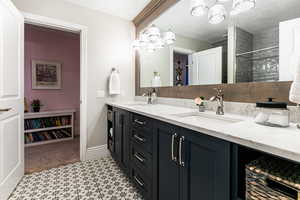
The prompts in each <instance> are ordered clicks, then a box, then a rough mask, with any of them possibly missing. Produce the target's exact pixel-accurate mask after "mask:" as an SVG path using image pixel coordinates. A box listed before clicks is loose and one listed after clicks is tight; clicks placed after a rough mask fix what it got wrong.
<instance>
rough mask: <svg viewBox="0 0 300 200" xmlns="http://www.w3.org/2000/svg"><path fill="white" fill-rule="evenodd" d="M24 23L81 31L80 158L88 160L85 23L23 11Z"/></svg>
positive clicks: (86, 30)
mask: <svg viewBox="0 0 300 200" xmlns="http://www.w3.org/2000/svg"><path fill="white" fill-rule="evenodd" d="M22 14H23V16H24V20H25V21H24V23H27V24H33V25H38V26H43V27H48V28H54V29H58V30H62V31H69V32H75V33H80V160H81V161H85V160H86V152H87V67H88V66H87V39H88V37H87V33H88V28H87V27H86V26H83V25H79V24H74V23H70V22H66V21H63V20H58V19H55V18H49V17H45V16H40V15H35V14H32V13H27V12H22Z"/></svg>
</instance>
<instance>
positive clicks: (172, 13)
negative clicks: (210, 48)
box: [153, 0, 300, 41]
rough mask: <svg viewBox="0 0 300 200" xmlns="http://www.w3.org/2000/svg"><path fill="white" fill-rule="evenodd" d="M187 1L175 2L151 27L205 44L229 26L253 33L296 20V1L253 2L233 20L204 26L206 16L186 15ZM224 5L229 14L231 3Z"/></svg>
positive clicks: (299, 6) (298, 5)
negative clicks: (253, 7) (252, 5)
mask: <svg viewBox="0 0 300 200" xmlns="http://www.w3.org/2000/svg"><path fill="white" fill-rule="evenodd" d="M190 1H191V0H181V1H179V2H178V3H177V4H176V5H175V6H173V7H172V8H170V9H169V10H167V11H166V12H165V13H164V14H162V15H161V16H160V17H159V18H157V19H156V20H155V21H154V22H153V23H154V24H155V25H157V26H158V27H160V28H162V29H164V30H167V29H169V28H171V29H172V30H173V31H174V32H175V33H176V34H180V35H183V36H186V37H190V38H194V39H201V40H208V41H209V40H215V39H217V38H221V37H222V36H224V35H225V34H226V33H227V27H228V26H229V25H230V24H236V25H237V26H239V27H241V28H243V29H244V30H246V31H248V32H251V33H255V32H257V31H259V30H262V29H266V28H268V27H273V26H276V25H277V26H278V24H279V22H280V21H284V20H288V19H292V18H297V17H300V0H257V4H256V8H255V9H252V10H250V11H248V12H245V13H242V14H240V15H237V16H234V17H232V16H228V17H227V19H226V20H225V21H224V22H222V23H221V24H217V25H212V24H209V23H208V20H207V15H205V16H203V17H192V16H191V15H190ZM207 1H209V2H214V1H215V0H207ZM224 5H225V7H226V9H227V11H230V10H231V6H232V1H229V2H226V3H224Z"/></svg>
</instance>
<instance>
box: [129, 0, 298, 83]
mask: <svg viewBox="0 0 300 200" xmlns="http://www.w3.org/2000/svg"><path fill="white" fill-rule="evenodd" d="M297 26H299V27H300V1H299V0H284V1H278V0H243V1H241V0H217V1H216V0H180V1H179V2H178V3H176V4H175V5H173V6H172V7H170V8H169V9H168V10H167V11H165V12H164V13H162V14H161V15H160V16H158V17H157V18H156V19H155V20H154V21H152V23H151V24H150V25H149V26H148V27H146V28H145V29H143V30H142V31H141V32H140V33H139V34H138V38H137V40H136V41H135V42H134V44H133V46H134V48H135V49H136V50H137V51H138V54H139V64H140V70H139V71H140V74H139V76H140V77H139V80H140V87H141V88H146V87H170V86H171V87H172V86H189V85H212V84H214V85H215V84H227V83H243V82H275V81H291V80H292V79H293V76H294V75H293V67H292V66H293V64H292V62H291V61H293V60H294V58H293V55H294V52H295V51H296V49H297V47H295V43H297V42H295V40H299V41H300V34H299V33H300V28H299V29H295V27H297ZM297 30H298V31H299V32H297ZM295 31H296V32H295ZM297 33H298V34H297ZM297 38H298V39H297ZM299 44H300V42H299ZM299 49H300V48H299Z"/></svg>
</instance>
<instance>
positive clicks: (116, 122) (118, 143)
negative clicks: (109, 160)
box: [113, 109, 122, 161]
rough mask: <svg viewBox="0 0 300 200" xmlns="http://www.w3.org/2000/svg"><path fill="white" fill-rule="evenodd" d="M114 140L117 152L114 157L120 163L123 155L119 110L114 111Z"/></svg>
mask: <svg viewBox="0 0 300 200" xmlns="http://www.w3.org/2000/svg"><path fill="white" fill-rule="evenodd" d="M114 140H115V151H114V155H113V156H114V158H115V159H116V160H117V161H120V160H121V154H122V120H121V112H120V110H119V109H114Z"/></svg>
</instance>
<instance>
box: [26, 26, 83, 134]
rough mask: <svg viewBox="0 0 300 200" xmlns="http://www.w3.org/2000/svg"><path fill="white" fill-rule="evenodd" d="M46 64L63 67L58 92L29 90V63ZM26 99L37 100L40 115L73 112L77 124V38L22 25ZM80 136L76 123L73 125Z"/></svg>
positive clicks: (78, 91) (78, 62)
mask: <svg viewBox="0 0 300 200" xmlns="http://www.w3.org/2000/svg"><path fill="white" fill-rule="evenodd" d="M34 59H36V60H49V61H58V62H61V63H62V89H61V90H32V89H31V88H32V87H31V61H32V60H34ZM25 97H26V99H27V102H28V103H30V101H31V100H32V99H40V100H41V102H42V104H43V105H44V106H43V107H42V108H41V111H48V110H62V109H76V119H78V120H76V122H79V106H80V35H79V34H74V33H68V32H63V31H59V30H52V29H47V28H42V27H37V26H33V25H28V24H26V25H25ZM75 126H76V128H75V130H76V132H77V133H79V123H76V125H75Z"/></svg>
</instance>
